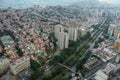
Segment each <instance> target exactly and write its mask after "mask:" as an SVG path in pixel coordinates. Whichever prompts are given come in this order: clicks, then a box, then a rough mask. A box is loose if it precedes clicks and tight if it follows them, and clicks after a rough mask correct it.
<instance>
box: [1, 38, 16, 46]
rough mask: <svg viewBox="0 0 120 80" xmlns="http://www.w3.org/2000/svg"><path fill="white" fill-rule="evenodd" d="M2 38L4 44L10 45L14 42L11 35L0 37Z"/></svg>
mask: <svg viewBox="0 0 120 80" xmlns="http://www.w3.org/2000/svg"><path fill="white" fill-rule="evenodd" d="M0 39H1V41H2V43H3V45H4V46H8V45H10V44H12V45H13V43H14V41H13V39H12V38H11V37H10V36H2V37H0Z"/></svg>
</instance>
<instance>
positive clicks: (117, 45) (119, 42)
mask: <svg viewBox="0 0 120 80" xmlns="http://www.w3.org/2000/svg"><path fill="white" fill-rule="evenodd" d="M113 48H114V49H116V50H118V51H120V39H117V40H116V41H115V42H114V44H113Z"/></svg>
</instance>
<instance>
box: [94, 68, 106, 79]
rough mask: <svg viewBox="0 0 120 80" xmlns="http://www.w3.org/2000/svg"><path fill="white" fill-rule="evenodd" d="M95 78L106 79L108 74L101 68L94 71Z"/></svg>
mask: <svg viewBox="0 0 120 80" xmlns="http://www.w3.org/2000/svg"><path fill="white" fill-rule="evenodd" d="M94 79H95V80H108V75H107V74H105V73H104V72H103V71H102V70H99V71H97V72H96V73H95V77H94Z"/></svg>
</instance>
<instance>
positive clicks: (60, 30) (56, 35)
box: [54, 25, 64, 39]
mask: <svg viewBox="0 0 120 80" xmlns="http://www.w3.org/2000/svg"><path fill="white" fill-rule="evenodd" d="M54 32H55V38H56V39H58V35H59V32H64V27H63V26H62V25H56V26H55V31H54Z"/></svg>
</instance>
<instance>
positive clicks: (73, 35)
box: [68, 27, 78, 41]
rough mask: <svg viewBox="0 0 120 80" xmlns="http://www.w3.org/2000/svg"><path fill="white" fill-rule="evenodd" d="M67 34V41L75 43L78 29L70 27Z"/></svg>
mask: <svg viewBox="0 0 120 80" xmlns="http://www.w3.org/2000/svg"><path fill="white" fill-rule="evenodd" d="M68 33H69V39H70V40H71V41H77V38H78V29H77V28H73V27H70V28H69V29H68Z"/></svg>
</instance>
